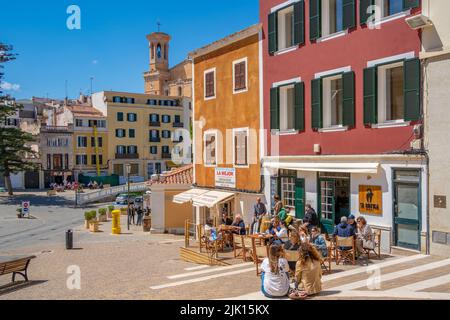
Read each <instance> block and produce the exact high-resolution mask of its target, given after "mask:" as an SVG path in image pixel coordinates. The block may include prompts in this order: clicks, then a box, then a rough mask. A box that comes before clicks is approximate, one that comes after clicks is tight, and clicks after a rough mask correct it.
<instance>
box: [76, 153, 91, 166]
mask: <svg viewBox="0 0 450 320" xmlns="http://www.w3.org/2000/svg"><path fill="white" fill-rule="evenodd" d="M87 162H88V158H87V155H85V154H77V156H76V163H77V166H87V164H88V163H87Z"/></svg>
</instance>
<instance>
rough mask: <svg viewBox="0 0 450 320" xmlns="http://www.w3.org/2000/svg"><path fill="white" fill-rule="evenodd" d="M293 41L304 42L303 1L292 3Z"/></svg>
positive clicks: (297, 43)
mask: <svg viewBox="0 0 450 320" xmlns="http://www.w3.org/2000/svg"><path fill="white" fill-rule="evenodd" d="M294 43H295V44H296V45H299V44H304V43H305V1H300V2H296V3H295V4H294Z"/></svg>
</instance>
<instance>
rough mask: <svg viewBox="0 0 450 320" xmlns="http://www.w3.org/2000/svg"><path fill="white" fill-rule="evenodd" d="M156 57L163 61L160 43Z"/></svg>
mask: <svg viewBox="0 0 450 320" xmlns="http://www.w3.org/2000/svg"><path fill="white" fill-rule="evenodd" d="M156 57H157V58H158V59H161V45H160V44H159V43H158V47H157V48H156Z"/></svg>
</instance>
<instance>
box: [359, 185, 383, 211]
mask: <svg viewBox="0 0 450 320" xmlns="http://www.w3.org/2000/svg"><path fill="white" fill-rule="evenodd" d="M359 212H361V213H362V214H373V215H382V213H383V190H382V188H381V186H363V185H361V186H359Z"/></svg>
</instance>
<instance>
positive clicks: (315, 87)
mask: <svg viewBox="0 0 450 320" xmlns="http://www.w3.org/2000/svg"><path fill="white" fill-rule="evenodd" d="M322 112H323V111H322V79H314V80H312V81H311V117H312V128H313V129H315V130H318V129H322V127H323V124H322V121H323V120H322V119H323V117H322Z"/></svg>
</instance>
